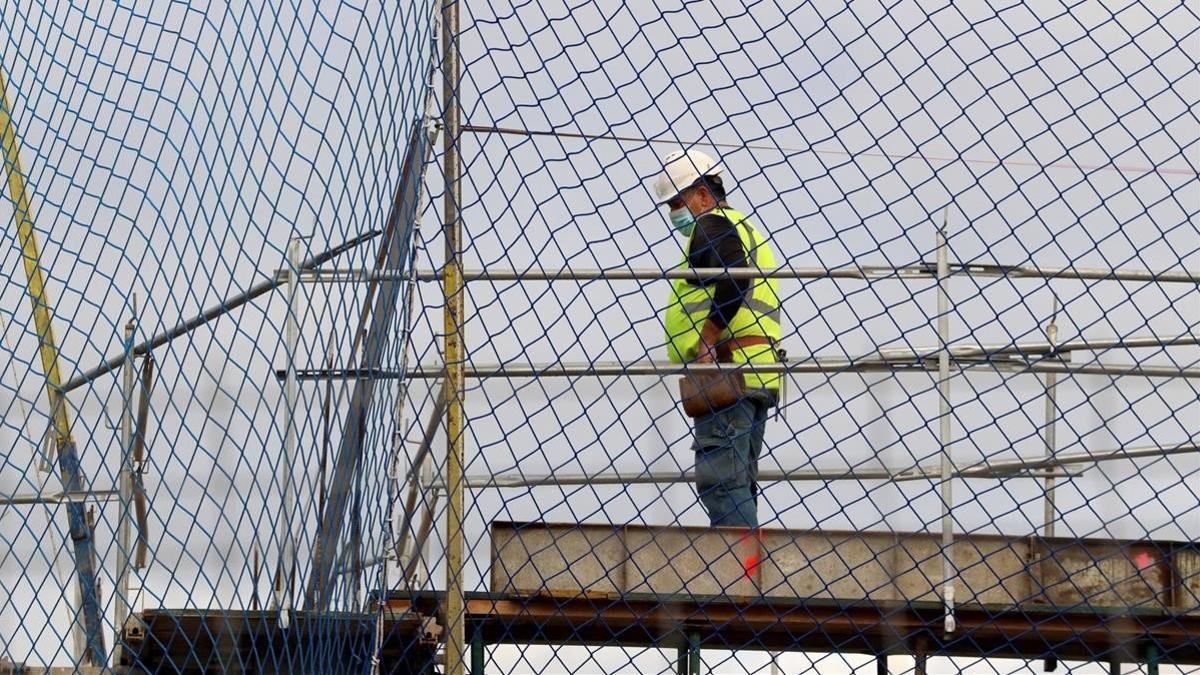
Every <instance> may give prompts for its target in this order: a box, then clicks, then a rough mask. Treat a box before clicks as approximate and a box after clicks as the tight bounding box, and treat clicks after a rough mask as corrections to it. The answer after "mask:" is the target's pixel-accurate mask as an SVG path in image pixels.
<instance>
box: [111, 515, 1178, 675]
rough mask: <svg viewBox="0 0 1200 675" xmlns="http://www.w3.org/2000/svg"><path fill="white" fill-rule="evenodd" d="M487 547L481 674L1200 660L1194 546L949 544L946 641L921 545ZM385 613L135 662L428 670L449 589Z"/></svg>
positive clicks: (572, 542) (470, 622)
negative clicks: (537, 660)
mask: <svg viewBox="0 0 1200 675" xmlns="http://www.w3.org/2000/svg"><path fill="white" fill-rule="evenodd" d="M491 545H492V559H491V566H490V579H489V584H490V588H491V590H490V591H488V592H477V593H468V594H467V596H466V620H467V635H468V639H469V640H470V641H471V644H472V650H473V651H474V652H476V654H477V656H476V660H475V662H476V663H482V654H483V649H484V648H485V646H486V645H489V644H503V643H508V644H577V645H590V646H620V647H655V648H666V649H679V650H681V651H684V650H688V649H696V650H700V649H709V648H711V649H725V650H735V651H736V650H741V649H748V650H749V649H758V650H762V649H767V650H775V651H805V652H840V653H858V654H868V655H875V656H881V657H886V656H887V655H891V654H909V655H913V656H916V657H917V658H918V659H919V660H920V659H923V658H924V657H927V656H934V655H940V656H969V657H979V658H997V657H1005V658H1025V659H1067V660H1086V661H1106V662H1111V663H1132V662H1141V661H1147V660H1152V661H1154V662H1156V663H1157V662H1161V663H1174V664H1200V640H1198V639H1197V637H1196V636H1197V635H1200V547H1198V546H1197V545H1196V544H1195V543H1189V542H1166V541H1149V540H1146V541H1117V540H1099V539H1068V538H1055V539H1044V538H1040V537H1003V536H992V535H962V536H959V537H958V538H956V540H955V543H954V552H953V556H954V557H953V559H954V562H955V569H957V570H958V577H957V578H956V579H955V582H956V585H957V588H958V597H959V600H960V601H959V602H958V603H957V604H956V606H955V607H954V618H955V623H956V625H955V628H954V630H953V631H952V632H946V631H945V616H946V612H945V605H944V604H943V602H942V599H941V596H940V595H939V594H938V592H937V591H938V590H939V589H940V587H941V578H940V576H939V574H940V570H941V567H940V565H941V559H942V558H941V555H942V551H941V549H940V542H939V541H938V540H937V539H936V537H935V535H932V534H926V533H884V532H880V533H874V532H860V533H855V532H830V531H822V530H771V529H763V530H757V531H753V532H748V531H744V530H738V529H732V528H730V529H724V528H687V527H663V528H658V527H646V526H636V525H578V524H548V523H508V522H497V523H494V524H493V526H492V531H491ZM382 602H383V606H382V607H381V609H382V610H383V611H382V612H381V613H380V614H355V615H339V616H335V617H332V618H331V617H329V616H322V617H321V618H319V619H316V620H314V619H312V618H311V617H309V616H307V615H306V614H305V613H303V612H300V613H297V614H296V615H295V616H293V618H292V622H293V624H292V627H291V628H289V629H286V630H285V629H281V628H280V626H279V622H278V612H275V611H235V610H207V611H196V610H188V611H183V610H150V611H147V612H143V613H142V614H140V615H138V617H137V618H136V619H135V620H134V621H133V622H131V624H130V629H132V630H133V631H134V632H133V633H131V632H130V629H127V631H126V636H125V638H126V642H127V643H128V644H130V645H136V646H137V647H138V648H137V649H136V650H132V651H131V652H130V653H129V654H128V663H129V664H135V663H136V664H141V665H144V666H148V667H151V668H155V667H161V666H163V665H165V664H170V665H171V666H172V667H173V668H178V669H181V670H183V671H189V670H197V671H199V670H204V669H206V668H211V667H213V665H214V664H220V665H221V667H224V668H226V669H231V670H230V672H232V671H236V670H239V669H245V670H254V671H256V672H286V667H285V666H286V658H287V654H288V653H289V652H288V650H289V649H294V648H296V647H295V646H296V645H298V644H301V642H300V640H299V638H300V637H301V636H303V638H304V642H303V644H305V645H306V647H305V649H314V648H316V647H313V645H314V644H317V643H320V648H321V649H325V650H330V653H333V651H335V650H341V651H338V653H339V654H342V655H344V657H345V658H364V655H369V654H370V653H371V651H372V645H373V644H374V643H373V642H372V639H373V638H372V636H376V639H379V640H380V642H379V644H380V649H379V656H380V665H381V672H397V673H410V672H411V673H422V672H432V671H431V670H430V669H431V668H434V667H435V666H434V663H435V659H434V652H435V647H436V644H437V641H438V633H439V632H440V627H439V625H444V616H443V611H444V602H445V595H444V593H443V592H441V591H402V590H397V591H393V592H391V593H389V594H388V595H387V596H386V597H384V598H383V600H382ZM380 621H382V623H381V624H380V623H379V622H380Z"/></svg>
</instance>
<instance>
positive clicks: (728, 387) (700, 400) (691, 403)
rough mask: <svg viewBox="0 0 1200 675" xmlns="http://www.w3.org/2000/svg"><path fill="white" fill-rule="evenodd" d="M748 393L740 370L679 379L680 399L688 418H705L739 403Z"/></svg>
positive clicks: (685, 376)
mask: <svg viewBox="0 0 1200 675" xmlns="http://www.w3.org/2000/svg"><path fill="white" fill-rule="evenodd" d="M745 393H746V380H745V378H744V377H743V376H742V372H741V371H740V370H733V369H730V370H729V371H728V372H719V373H699V374H696V375H684V376H683V377H682V378H680V379H679V399H680V400H681V401H682V402H683V412H684V414H685V415H687V416H688V417H703V416H705V415H710V414H712V413H713V412H716V411H718V410H720V409H722V408H726V407H728V406H731V405H733V404H734V403H737V402H738V401H739V400H741V398H742V396H744V395H745Z"/></svg>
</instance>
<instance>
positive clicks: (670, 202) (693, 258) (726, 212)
mask: <svg viewBox="0 0 1200 675" xmlns="http://www.w3.org/2000/svg"><path fill="white" fill-rule="evenodd" d="M723 170H724V168H723V167H722V166H721V165H720V164H718V163H717V162H716V161H714V160H713V158H711V157H709V156H708V155H706V154H704V153H702V152H698V151H695V150H690V151H683V150H679V151H676V152H672V153H670V154H669V155H667V156H666V157H664V158H663V172H662V174H661V175H659V176H658V178H657V180H656V181H655V185H654V190H655V193H656V195H657V197H658V200H659V203H660V204H665V205H666V206H667V207H669V208H670V214H669V217H670V220H671V223H672V225H674V227H675V229H676V231H677V232H678V233H679V234H681V235H683V236H684V237H685V238H686V239H687V245H686V247H685V249H684V258H683V265H682V266H683V268H685V269H687V268H734V269H736V268H747V267H749V268H753V269H758V270H766V269H772V268H774V267H775V266H776V263H775V256H774V254H773V253H772V252H771V249H770V246H768V244H767V241H766V238H765V237H764V236H763V234H762V233H761V232H760V231H759V230H758V229H757V228H756V227H755V226H754V225H753V224H752V223H751V222H750V220H749V219H748V218H747V217H746V216H745V215H743V214H742V213H740V212H738V211H736V210H734V209H732V208H730V207H729V204H728V203H727V202H726V201H725V185H724V183H723V182H722V178H721V174H722V173H723ZM779 320H780V303H779V286H778V282H777V281H775V280H774V279H766V278H754V279H733V278H730V277H729V276H719V275H713V276H712V277H711V278H701V279H694V280H689V279H674V280H672V283H671V293H670V296H669V300H668V303H667V307H666V309H665V310H664V311H663V324H664V327H665V328H666V333H667V354H668V357H669V358H670V359H671V361H673V362H675V363H700V364H704V363H714V362H720V363H731V364H765V363H776V362H777V361H778V360H779V358H778V356H779V353H778V352H777V349H776V346H777V343H778V341H779V339H780V323H779ZM741 372H742V373H743V374H744V391H741V395H740V396H738V397H736V398H733V399H732V402H727V403H725V404H724V405H722V406H720V407H712V408H707V407H706V412H705V413H702V414H699V416H697V417H695V419H694V423H695V441H694V443H693V445H692V449H693V450H694V451H695V453H696V491H697V493H698V494H699V497H700V501H701V503H702V504H703V505H704V508H705V510H707V511H708V517H709V521H710V522H711V524H712V525H714V526H716V525H733V526H743V527H757V526H758V460H759V455H760V454H761V452H762V446H763V433H764V431H765V427H766V421H767V414H768V411H769V410H770V409H771V408H773V407H775V406H776V405H778V402H779V387H780V383H781V382H782V380H783V376H782V375H781V374H779V373H771V374H765V373H764V374H758V373H755V372H754V370H753V368H752V367H743V368H742V369H741Z"/></svg>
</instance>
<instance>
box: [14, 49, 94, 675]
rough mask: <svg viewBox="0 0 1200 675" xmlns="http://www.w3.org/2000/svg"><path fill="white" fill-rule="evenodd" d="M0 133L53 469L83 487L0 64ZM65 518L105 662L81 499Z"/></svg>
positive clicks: (88, 617) (90, 643)
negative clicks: (50, 435) (51, 440)
mask: <svg viewBox="0 0 1200 675" xmlns="http://www.w3.org/2000/svg"><path fill="white" fill-rule="evenodd" d="M0 138H2V139H3V145H4V169H5V172H6V173H7V174H8V193H9V198H10V199H11V200H12V205H13V222H14V223H16V226H17V240H18V241H19V242H20V244H21V262H22V263H23V265H24V268H25V277H26V279H27V284H26V286H25V292H26V293H27V294H28V295H29V301H30V303H31V304H32V305H33V323H34V327H35V328H36V329H37V335H38V354H39V356H40V357H41V361H42V371H43V372H44V373H45V375H46V397H47V399H49V404H50V419H51V423H52V425H53V428H54V446H55V450H56V452H57V455H58V456H57V461H58V474H59V479H60V480H61V481H62V487H63V490H64V491H65V492H83V491H85V490H86V489H87V485H86V484H85V483H84V480H83V470H82V468H81V467H80V465H79V451H78V449H77V448H76V446H75V439H74V438H73V437H72V436H71V419H70V415H69V414H68V412H67V399H66V396H65V395H64V393H63V390H62V376H61V374H60V372H59V367H58V346H57V344H56V343H55V341H54V330H53V326H52V325H51V312H50V297H49V294H48V293H47V292H46V281H45V273H44V272H43V271H42V266H41V253H40V251H39V250H38V243H37V235H36V233H35V232H34V229H33V210H32V209H31V208H30V205H29V193H28V192H27V191H26V187H25V173H24V172H23V171H22V170H21V151H20V146H19V145H18V142H17V130H16V123H15V122H14V121H13V118H12V107H11V106H10V105H9V101H8V80H7V78H6V77H5V76H4V68H3V64H0ZM66 510H67V523H68V528H69V529H70V534H71V544H72V547H73V553H74V555H75V574H76V576H77V577H78V582H79V605H80V613H81V614H82V618H83V632H84V636H85V638H84V640H85V642H86V644H87V649H86V653H85V654H84V655H83V659H82V662H83V664H91V665H95V666H103V665H105V662H106V659H107V652H106V651H105V649H104V632H103V631H104V623H103V621H102V620H101V618H102V617H101V608H100V592H99V589H98V588H97V579H96V542H95V536H94V535H93V533H92V528H91V525H89V524H88V519H87V515H86V510H85V506H84V504H83V502H82V501H76V500H71V501H69V502H68V503H67V504H66Z"/></svg>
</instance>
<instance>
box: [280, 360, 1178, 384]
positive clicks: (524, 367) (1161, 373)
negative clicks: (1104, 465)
mask: <svg viewBox="0 0 1200 675" xmlns="http://www.w3.org/2000/svg"><path fill="white" fill-rule="evenodd" d="M951 365H952V367H954V368H957V369H958V370H960V371H965V370H969V369H978V368H988V369H992V370H996V371H1003V372H1010V373H1060V374H1068V375H1109V376H1114V377H1115V376H1134V377H1164V378H1174V377H1182V378H1190V379H1197V378H1200V368H1179V367H1175V366H1143V365H1139V364H1102V363H1081V364H1074V363H1067V362H1063V361H1056V360H1039V361H1033V362H1029V361H1025V360H1022V359H1016V358H988V359H983V358H962V357H959V356H951ZM739 368H742V369H749V370H752V371H753V372H754V373H756V374H766V373H829V374H837V373H879V372H905V371H914V372H926V371H930V370H934V371H936V370H937V362H936V361H933V360H931V359H928V358H907V359H903V358H900V357H898V356H897V357H886V356H885V357H880V356H868V357H864V358H858V359H846V358H841V357H816V358H812V359H805V360H803V361H790V362H788V363H772V364H746V365H744V366H733V365H729V364H724V365H699V364H679V363H661V362H657V361H634V362H631V363H622V362H618V361H595V362H591V363H585V362H580V363H572V362H563V361H558V362H551V363H533V364H519V363H513V364H501V363H494V364H479V365H477V364H472V363H468V364H467V366H466V377H467V378H468V379H494V378H535V377H646V376H656V377H670V376H681V375H686V374H692V375H698V374H703V373H716V372H722V371H726V370H736V369H739ZM444 372H445V371H444V369H443V368H442V367H441V366H437V365H420V366H417V367H416V368H413V369H411V370H407V371H401V370H387V369H379V368H376V369H370V368H341V369H338V368H335V369H312V370H299V371H296V377H297V378H298V379H300V380H354V379H367V378H370V379H377V380H388V379H405V378H409V379H431V378H440V377H441V376H442V374H443V373H444ZM275 375H276V377H277V378H282V377H283V371H278V370H277V371H276V372H275Z"/></svg>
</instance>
